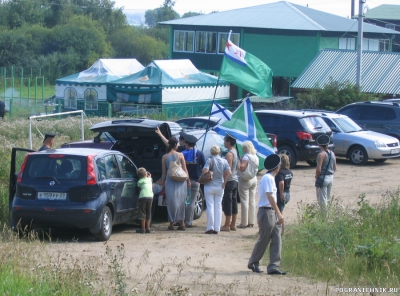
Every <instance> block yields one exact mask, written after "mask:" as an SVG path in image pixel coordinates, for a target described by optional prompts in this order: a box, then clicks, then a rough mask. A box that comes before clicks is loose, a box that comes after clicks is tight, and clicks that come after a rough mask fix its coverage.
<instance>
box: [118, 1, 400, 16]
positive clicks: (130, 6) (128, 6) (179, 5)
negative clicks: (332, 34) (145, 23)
mask: <svg viewBox="0 0 400 296" xmlns="http://www.w3.org/2000/svg"><path fill="white" fill-rule="evenodd" d="M113 1H114V2H115V6H114V7H116V8H120V7H124V10H125V12H128V13H135V12H142V11H143V10H147V9H154V8H157V7H160V6H161V5H162V4H163V3H164V0H113ZM351 1H352V0H291V1H288V2H291V3H294V4H299V5H303V6H307V5H308V7H310V8H313V9H316V10H320V11H324V12H328V13H332V14H336V15H340V16H343V17H349V16H350V12H351ZM274 2H279V0H245V1H240V0H175V6H174V9H175V10H176V11H177V12H178V13H179V14H180V15H182V14H184V13H185V12H189V11H192V12H202V13H210V12H212V11H224V10H232V9H237V8H243V7H250V6H256V5H262V4H268V3H274ZM381 4H397V5H400V0H366V3H365V5H366V6H368V7H369V8H370V9H371V8H374V7H377V6H379V5H381ZM358 7H359V0H356V9H355V11H356V14H357V13H358Z"/></svg>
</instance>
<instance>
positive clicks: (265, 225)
mask: <svg viewBox="0 0 400 296" xmlns="http://www.w3.org/2000/svg"><path fill="white" fill-rule="evenodd" d="M280 166H281V158H280V157H279V155H277V154H271V155H268V157H267V158H266V159H265V161H264V167H265V169H266V170H267V173H266V174H265V175H264V176H263V177H262V178H261V181H260V184H259V187H258V197H259V202H258V213H257V221H258V227H259V235H260V237H259V239H258V240H257V242H256V244H255V246H254V249H253V253H252V254H251V257H250V259H249V263H248V265H247V267H248V268H249V269H251V270H252V271H253V272H257V273H261V272H263V271H262V270H261V269H260V266H259V264H260V260H261V259H262V258H263V256H264V253H265V250H266V249H267V247H268V245H269V244H270V255H269V258H270V262H269V265H268V267H267V272H268V274H271V275H273V274H277V275H285V274H286V272H284V271H280V270H279V266H280V263H281V250H282V239H281V231H282V224H283V215H282V213H281V212H280V211H279V208H278V205H277V197H276V191H277V189H276V185H275V176H276V175H277V173H278V172H279V169H280Z"/></svg>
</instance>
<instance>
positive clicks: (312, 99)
mask: <svg viewBox="0 0 400 296" xmlns="http://www.w3.org/2000/svg"><path fill="white" fill-rule="evenodd" d="M297 97H298V107H299V108H300V109H324V110H331V111H335V110H337V109H339V108H341V107H343V106H345V105H347V104H350V103H354V102H360V101H373V100H379V98H380V97H379V96H378V95H375V94H368V93H363V92H361V91H360V90H359V88H358V87H357V86H356V85H354V84H351V83H349V82H343V83H340V82H337V81H333V80H331V81H330V82H329V83H328V84H326V85H325V87H324V88H321V87H319V86H318V85H317V86H316V88H314V89H311V90H309V91H308V92H304V93H299V94H297Z"/></svg>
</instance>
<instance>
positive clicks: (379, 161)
mask: <svg viewBox="0 0 400 296" xmlns="http://www.w3.org/2000/svg"><path fill="white" fill-rule="evenodd" d="M386 160H387V158H380V159H374V161H375V162H377V163H384V162H385V161H386Z"/></svg>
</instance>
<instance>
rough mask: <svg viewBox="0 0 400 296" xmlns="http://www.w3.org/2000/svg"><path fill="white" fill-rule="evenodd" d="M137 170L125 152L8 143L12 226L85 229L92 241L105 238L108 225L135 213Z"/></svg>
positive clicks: (129, 217)
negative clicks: (22, 146)
mask: <svg viewBox="0 0 400 296" xmlns="http://www.w3.org/2000/svg"><path fill="white" fill-rule="evenodd" d="M21 154H24V155H25V157H24V158H23V157H22V156H21ZM22 159H24V160H23V161H22ZM21 162H22V164H21ZM19 167H20V168H21V169H20V170H19V173H17V172H18V168H19ZM136 171H137V168H136V166H135V164H134V163H133V162H132V161H131V160H130V159H129V158H128V157H127V156H126V155H124V154H123V153H121V152H118V151H114V150H102V149H87V148H79V149H78V148H61V149H54V150H47V151H41V152H30V153H29V152H28V150H26V149H20V148H13V150H12V162H11V174H10V197H9V202H10V212H11V226H12V227H17V225H21V226H25V225H29V226H31V225H40V226H51V227H55V226H64V227H74V228H87V229H89V230H90V232H91V233H93V234H94V236H95V238H96V239H97V240H99V241H106V240H108V239H109V238H110V236H111V233H112V226H113V225H115V224H120V223H125V222H129V221H132V220H134V219H136V218H137V217H138V208H137V205H138V190H137V181H138V177H137V174H136Z"/></svg>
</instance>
